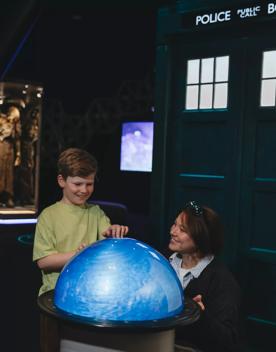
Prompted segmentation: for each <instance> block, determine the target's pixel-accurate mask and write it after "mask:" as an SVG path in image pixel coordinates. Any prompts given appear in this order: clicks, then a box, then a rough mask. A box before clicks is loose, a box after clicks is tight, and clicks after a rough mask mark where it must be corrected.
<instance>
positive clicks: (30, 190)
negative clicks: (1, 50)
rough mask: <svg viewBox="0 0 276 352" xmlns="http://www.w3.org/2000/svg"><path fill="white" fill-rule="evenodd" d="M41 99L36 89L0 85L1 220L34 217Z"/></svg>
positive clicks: (18, 85) (35, 86) (10, 83)
mask: <svg viewBox="0 0 276 352" xmlns="http://www.w3.org/2000/svg"><path fill="white" fill-rule="evenodd" d="M42 95H43V88H42V87H41V86H38V85H34V84H29V83H13V82H0V219H1V218H24V217H34V216H35V215H36V213H37V207H38V178H39V141H40V126H41V103H42Z"/></svg>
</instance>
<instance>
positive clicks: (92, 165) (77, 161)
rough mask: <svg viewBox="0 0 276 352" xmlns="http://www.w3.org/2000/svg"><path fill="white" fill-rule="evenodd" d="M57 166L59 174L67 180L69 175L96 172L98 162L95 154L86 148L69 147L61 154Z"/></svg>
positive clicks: (84, 175) (87, 174)
mask: <svg viewBox="0 0 276 352" xmlns="http://www.w3.org/2000/svg"><path fill="white" fill-rule="evenodd" d="M57 168H58V174H59V175H61V176H62V177H63V178H64V180H66V179H67V177H68V176H70V177H75V176H79V177H87V176H89V175H91V174H96V173H97V170H98V163H97V160H96V159H95V158H94V156H93V155H91V154H90V153H88V152H87V151H86V150H83V149H79V148H68V149H66V150H64V151H63V152H62V153H61V154H60V156H59V158H58V163H57Z"/></svg>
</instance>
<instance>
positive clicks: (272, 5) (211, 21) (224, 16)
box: [182, 2, 276, 29]
mask: <svg viewBox="0 0 276 352" xmlns="http://www.w3.org/2000/svg"><path fill="white" fill-rule="evenodd" d="M275 17H276V2H268V3H266V4H264V3H256V4H255V5H251V6H244V5H242V6H235V7H233V8H232V7H231V8H223V9H218V10H213V11H208V10H207V11H206V12H202V11H200V12H196V13H195V12H194V13H187V14H185V15H183V17H182V26H183V28H185V29H192V28H204V27H206V26H208V27H209V26H212V25H230V24H234V23H235V24H237V23H244V24H245V23H252V21H254V20H255V21H256V20H263V19H273V18H275Z"/></svg>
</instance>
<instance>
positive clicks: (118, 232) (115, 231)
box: [102, 225, 128, 238]
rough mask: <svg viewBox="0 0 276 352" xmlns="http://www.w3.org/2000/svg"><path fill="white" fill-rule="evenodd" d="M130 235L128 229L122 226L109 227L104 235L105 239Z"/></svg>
mask: <svg viewBox="0 0 276 352" xmlns="http://www.w3.org/2000/svg"><path fill="white" fill-rule="evenodd" d="M127 233H128V227H127V226H122V225H111V226H109V227H108V228H107V229H106V230H105V231H104V232H103V233H102V235H103V236H104V237H113V238H121V237H124V236H125V235H126V234H127Z"/></svg>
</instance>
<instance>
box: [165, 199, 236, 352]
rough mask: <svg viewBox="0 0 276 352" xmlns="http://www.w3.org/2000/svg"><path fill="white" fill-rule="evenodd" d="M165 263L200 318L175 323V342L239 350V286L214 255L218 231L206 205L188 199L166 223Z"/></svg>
mask: <svg viewBox="0 0 276 352" xmlns="http://www.w3.org/2000/svg"><path fill="white" fill-rule="evenodd" d="M170 234H171V239H170V243H169V249H170V250H171V251H173V252H174V254H173V255H172V256H171V257H170V262H171V265H172V266H173V268H174V269H175V271H176V273H177V275H178V277H179V279H180V281H181V284H182V286H183V289H184V295H185V296H189V297H191V298H193V299H194V301H196V302H197V303H198V304H199V306H200V309H201V317H200V319H199V320H198V321H197V322H196V323H194V324H192V325H190V326H185V327H181V326H179V327H177V329H176V344H178V345H184V346H187V344H188V345H194V346H196V347H197V348H199V349H201V350H202V351H204V352H208V351H212V352H215V351H219V352H222V351H223V352H230V351H231V352H234V351H238V350H239V348H238V346H239V332H238V330H239V329H238V326H239V307H240V290H239V287H238V284H237V283H236V281H235V279H234V278H233V276H232V274H231V273H230V272H229V271H228V270H227V268H226V267H225V266H224V265H223V264H222V263H220V262H219V260H218V259H217V258H216V257H217V255H218V254H219V253H220V251H221V249H222V245H223V229H222V225H221V222H220V220H219V217H218V215H217V214H216V213H215V212H214V211H213V210H212V209H210V208H207V207H205V206H202V207H201V206H200V205H198V204H197V203H196V202H195V201H190V202H188V203H187V204H186V205H185V207H184V209H183V210H182V211H181V212H180V214H179V215H178V216H177V218H176V220H175V223H174V224H173V225H172V227H171V231H170Z"/></svg>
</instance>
